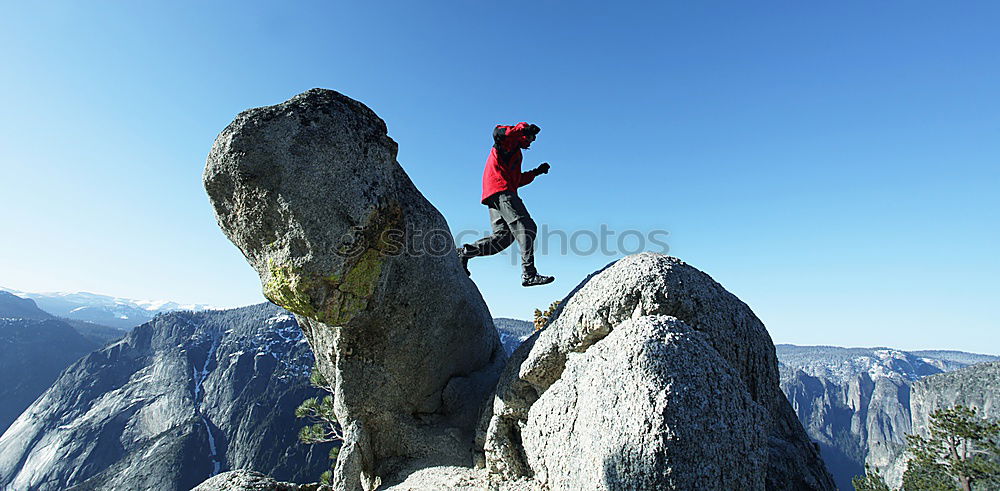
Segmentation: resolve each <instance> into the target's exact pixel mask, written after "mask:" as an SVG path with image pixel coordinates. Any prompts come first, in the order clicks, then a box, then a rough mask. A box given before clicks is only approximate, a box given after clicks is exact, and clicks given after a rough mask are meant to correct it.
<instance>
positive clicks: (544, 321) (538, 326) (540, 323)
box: [535, 300, 559, 331]
mask: <svg viewBox="0 0 1000 491" xmlns="http://www.w3.org/2000/svg"><path fill="white" fill-rule="evenodd" d="M558 307H559V300H556V301H555V302H552V303H551V304H549V308H548V309H546V310H545V312H542V311H541V310H538V309H535V330H536V331H541V330H542V329H544V328H545V326H547V325H549V321H550V320H551V319H552V315H553V314H555V313H556V309H557V308H558Z"/></svg>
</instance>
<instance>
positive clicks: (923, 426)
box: [879, 361, 1000, 488]
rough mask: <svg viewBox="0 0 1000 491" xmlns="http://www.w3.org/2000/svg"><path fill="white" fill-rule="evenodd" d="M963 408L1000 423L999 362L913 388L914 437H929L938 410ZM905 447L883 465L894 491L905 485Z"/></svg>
mask: <svg viewBox="0 0 1000 491" xmlns="http://www.w3.org/2000/svg"><path fill="white" fill-rule="evenodd" d="M958 404H961V405H963V406H967V407H974V408H976V412H977V415H978V416H979V417H981V418H986V419H992V420H994V421H1000V361H992V362H985V363H978V364H975V365H971V366H968V367H965V368H960V369H958V370H955V371H952V372H948V373H942V374H938V375H932V376H930V377H927V378H924V379H921V380H919V381H916V382H914V383H913V384H912V385H911V386H910V407H909V414H910V429H911V431H910V432H911V433H916V434H918V435H921V436H924V437H926V436H928V435H929V429H930V415H931V413H932V412H934V410H936V409H942V408H949V407H953V406H955V405H958ZM903 447H905V444H904V445H899V446H896V447H893V448H892V449H891V450H892V451H893V452H892V454H891V457H890V458H889V459H886V462H884V463H880V464H879V466H880V469H882V470H883V474H884V475H885V477H886V483H888V484H889V485H890V486H892V487H893V488H896V487H899V486H900V485H901V484H902V482H903V473H904V472H905V471H906V460H907V458H908V455H906V453H905V452H904V449H903Z"/></svg>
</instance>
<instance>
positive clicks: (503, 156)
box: [482, 123, 535, 203]
mask: <svg viewBox="0 0 1000 491" xmlns="http://www.w3.org/2000/svg"><path fill="white" fill-rule="evenodd" d="M527 129H528V123H517V125H516V126H502V125H497V127H496V128H495V129H494V130H493V141H494V144H493V148H491V149H490V156H489V157H487V158H486V169H484V170H483V198H482V202H484V203H485V202H486V198H489V197H490V196H493V195H494V194H497V193H499V192H500V191H517V188H519V187H521V186H524V185H525V184H528V183H529V182H531V181H532V180H534V179H535V174H534V173H531V172H521V159H522V156H521V149H522V148H528V146H529V145H531V141H530V140H529V139H528V135H527V134H526V132H525V130H527Z"/></svg>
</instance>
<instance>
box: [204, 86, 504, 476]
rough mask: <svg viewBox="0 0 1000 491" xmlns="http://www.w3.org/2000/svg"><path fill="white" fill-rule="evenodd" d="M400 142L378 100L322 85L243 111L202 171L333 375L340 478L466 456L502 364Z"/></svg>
mask: <svg viewBox="0 0 1000 491" xmlns="http://www.w3.org/2000/svg"><path fill="white" fill-rule="evenodd" d="M396 150H397V146H396V143H395V142H394V141H393V140H392V139H391V138H389V136H388V135H387V134H386V126H385V123H384V122H383V121H382V120H381V119H379V117H378V116H376V115H375V113H374V112H372V111H371V110H370V109H368V108H367V107H365V106H364V105H363V104H361V103H359V102H357V101H355V100H353V99H350V98H348V97H345V96H343V95H341V94H339V93H337V92H334V91H332V90H322V89H313V90H309V91H307V92H305V93H302V94H300V95H298V96H295V97H293V98H292V99H290V100H288V101H286V102H284V103H282V104H278V105H275V106H270V107H263V108H256V109H250V110H247V111H244V112H243V113H240V114H239V115H238V116H237V117H236V119H235V120H234V121H233V122H232V123H231V124H230V125H229V126H228V127H226V129H225V130H223V131H222V133H221V134H220V135H219V136H218V138H217V139H216V141H215V144H214V145H213V147H212V150H211V152H210V154H209V156H208V162H207V166H206V168H205V173H204V182H205V188H206V190H207V191H208V195H209V197H210V199H211V202H212V205H213V206H214V209H215V212H216V217H217V218H218V222H219V225H220V227H221V228H222V230H223V232H225V234H226V236H227V237H229V239H230V240H231V241H232V242H233V243H234V244H235V245H236V246H237V247H239V249H240V250H241V251H242V252H243V254H244V255H245V256H246V258H247V260H248V261H249V262H250V264H251V265H252V266H253V267H254V269H256V270H257V273H258V274H259V275H260V279H261V284H262V286H263V290H264V294H265V296H267V298H268V299H270V300H271V301H272V302H274V303H276V304H278V305H281V306H283V307H285V308H287V309H289V310H291V311H292V312H294V313H295V314H296V315H297V317H298V319H299V322H300V325H301V326H302V329H303V331H304V332H305V334H306V337H307V338H308V340H309V343H310V345H311V346H312V348H313V352H314V353H315V355H316V358H317V363H318V367H319V369H320V370H321V371H322V372H323V374H324V375H325V376H326V377H327V379H328V380H331V381H334V383H335V387H336V394H335V408H336V409H335V410H336V414H337V417H338V419H339V420H340V421H341V423H342V425H343V429H344V433H345V440H344V445H343V447H342V450H341V454H340V458H339V460H338V464H337V469H336V472H335V476H334V479H335V483H336V485H337V486H338V487H339V488H341V489H358V488H361V487H365V488H370V487H373V486H375V485H377V484H378V483H379V482H381V481H382V480H383V479H385V478H386V477H387V476H388V475H389V474H391V473H393V472H394V471H395V470H396V469H399V468H401V467H403V466H405V465H409V464H408V463H409V462H411V461H413V460H420V461H426V462H427V463H428V464H429V465H430V464H441V465H445V464H455V465H466V464H467V463H468V461H469V460H471V452H472V443H471V442H472V431H473V428H474V426H475V420H476V417H477V415H478V411H479V408H480V405H481V401H483V400H484V398H485V396H486V395H488V393H489V391H490V390H491V389H492V387H493V385H494V382H495V380H496V377H497V375H498V373H499V370H500V368H501V367H502V365H503V363H504V360H505V354H504V352H503V349H502V347H501V345H500V342H499V339H498V337H497V332H496V329H495V328H494V327H493V322H492V319H491V318H490V314H489V310H488V309H487V307H486V304H485V302H483V299H482V297H481V296H480V294H479V291H478V290H477V289H476V287H475V285H474V284H473V283H472V281H471V280H469V278H468V277H467V276H466V275H465V273H464V271H463V270H462V268H461V266H460V265H459V263H458V260H457V257H456V255H455V251H454V242H453V240H452V237H451V233H450V231H449V229H448V225H447V223H446V222H445V220H444V217H442V216H441V214H440V213H439V212H438V211H437V210H436V209H435V208H434V207H433V206H431V204H430V203H429V202H428V201H427V200H426V199H425V198H424V197H423V195H421V194H420V192H419V191H418V190H417V189H416V187H414V185H413V183H412V182H411V181H410V179H409V177H408V176H407V175H406V173H405V172H404V171H403V169H402V168H401V167H400V165H399V164H398V163H397V162H396Z"/></svg>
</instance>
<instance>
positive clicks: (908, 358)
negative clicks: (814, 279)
mask: <svg viewBox="0 0 1000 491" xmlns="http://www.w3.org/2000/svg"><path fill="white" fill-rule="evenodd" d="M777 354H778V360H779V361H780V365H779V367H780V372H781V388H782V390H783V391H784V392H785V394H786V395H787V397H788V400H789V402H791V405H792V407H793V408H794V409H795V412H796V414H797V415H798V417H799V420H800V421H801V423H802V426H803V427H805V429H806V432H807V433H808V434H809V437H810V438H811V439H813V440H814V441H816V442H817V443H818V444H819V446H820V450H821V453H822V455H823V459H824V460H825V461H826V464H827V466H828V467H829V469H830V472H831V473H832V474H833V476H834V479H835V480H836V483H837V486H838V488H839V489H847V490H850V489H853V486H851V478H852V477H853V476H856V475H860V474H863V473H864V465H865V463H868V464H871V465H873V466H875V467H877V468H879V469H881V470H883V472H884V474H885V475H886V476H887V478H888V479H889V480H890V481H891V482H895V483H896V484H897V485H898V484H899V480H900V479H901V478H902V472H903V470H905V468H901V467H900V464H899V463H898V462H899V459H900V456H901V453H902V450H903V448H904V447H905V443H906V440H905V435H906V434H907V433H910V432H912V431H913V425H912V422H911V418H912V416H911V405H912V404H915V403H916V399H915V397H914V394H913V393H912V389H911V386H914V387H915V385H914V384H917V383H919V382H917V381H918V380H921V379H923V378H924V377H928V376H934V377H930V378H927V379H924V380H931V379H934V378H935V377H937V376H939V375H936V374H941V373H943V372H946V371H951V370H956V369H959V368H962V367H965V366H968V365H969V364H971V363H977V362H983V361H987V360H993V359H997V357H994V356H989V355H976V354H973V353H962V352H954V351H915V352H906V351H901V350H895V349H890V348H838V347H832V346H792V345H778V346H777Z"/></svg>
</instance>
